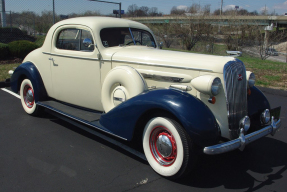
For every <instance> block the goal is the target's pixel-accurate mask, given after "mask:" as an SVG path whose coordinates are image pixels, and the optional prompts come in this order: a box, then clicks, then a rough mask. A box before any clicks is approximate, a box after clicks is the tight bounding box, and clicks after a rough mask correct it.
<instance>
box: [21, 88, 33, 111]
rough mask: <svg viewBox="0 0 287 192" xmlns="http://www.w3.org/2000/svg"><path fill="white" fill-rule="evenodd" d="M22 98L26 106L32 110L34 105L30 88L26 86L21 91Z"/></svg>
mask: <svg viewBox="0 0 287 192" xmlns="http://www.w3.org/2000/svg"><path fill="white" fill-rule="evenodd" d="M23 98H24V102H25V104H26V106H27V107H28V108H32V107H33V105H34V92H33V89H32V87H30V86H29V85H26V86H25V87H24V90H23Z"/></svg>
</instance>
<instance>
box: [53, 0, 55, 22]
mask: <svg viewBox="0 0 287 192" xmlns="http://www.w3.org/2000/svg"><path fill="white" fill-rule="evenodd" d="M53 24H55V0H53Z"/></svg>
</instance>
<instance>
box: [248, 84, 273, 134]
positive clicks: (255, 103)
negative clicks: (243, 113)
mask: <svg viewBox="0 0 287 192" xmlns="http://www.w3.org/2000/svg"><path fill="white" fill-rule="evenodd" d="M250 90H251V95H248V96H247V104H248V116H249V117H250V121H251V127H250V131H256V130H258V129H260V128H261V127H262V125H261V122H260V115H261V113H262V112H263V111H264V110H265V109H269V110H270V104H269V102H268V100H267V98H266V97H265V95H264V94H263V93H262V92H261V91H260V90H259V89H258V88H257V87H255V86H254V87H252V88H250Z"/></svg>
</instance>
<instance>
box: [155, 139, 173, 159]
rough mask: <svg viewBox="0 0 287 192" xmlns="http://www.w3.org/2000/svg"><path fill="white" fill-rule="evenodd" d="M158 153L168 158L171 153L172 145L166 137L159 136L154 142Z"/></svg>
mask: <svg viewBox="0 0 287 192" xmlns="http://www.w3.org/2000/svg"><path fill="white" fill-rule="evenodd" d="M156 146H157V149H158V152H159V153H160V154H161V155H162V156H163V157H168V156H170V155H171V153H172V144H171V141H170V140H169V138H168V137H167V136H166V135H160V136H159V137H158V139H157V141H156Z"/></svg>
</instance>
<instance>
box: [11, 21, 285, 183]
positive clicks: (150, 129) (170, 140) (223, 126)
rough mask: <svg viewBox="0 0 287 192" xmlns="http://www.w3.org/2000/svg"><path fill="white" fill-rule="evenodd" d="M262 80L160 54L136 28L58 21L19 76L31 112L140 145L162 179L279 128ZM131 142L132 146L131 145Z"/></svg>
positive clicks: (191, 57)
mask: <svg viewBox="0 0 287 192" xmlns="http://www.w3.org/2000/svg"><path fill="white" fill-rule="evenodd" d="M254 84H255V75H254V74H253V73H252V72H250V71H246V69H245V66H244V64H243V63H242V62H241V61H240V60H238V59H236V58H234V57H230V56H213V55H204V54H194V53H186V52H176V51H168V50H161V49H159V45H158V43H157V42H156V40H155V36H154V34H153V33H152V31H151V30H150V29H149V28H148V27H146V26H145V25H143V24H140V23H138V22H134V21H130V20H125V19H118V18H106V17H81V18H72V19H66V20H63V21H60V22H58V23H56V24H55V25H53V26H52V27H51V29H50V30H49V32H48V33H47V36H46V39H45V42H44V44H43V46H42V47H41V48H39V49H36V50H34V51H33V52H31V53H30V54H29V55H28V56H27V57H26V58H25V60H24V61H23V63H22V64H21V65H20V66H19V67H18V68H16V70H15V71H14V72H13V75H12V77H11V89H12V90H13V91H14V92H16V93H17V92H20V96H21V103H22V106H23V108H24V110H25V111H26V112H27V113H28V114H30V115H38V114H40V113H41V112H42V111H43V109H44V108H47V109H48V110H52V111H54V112H56V113H59V114H61V115H63V116H66V117H69V118H72V119H73V120H74V121H79V122H81V123H83V124H85V125H88V126H90V127H91V129H92V128H95V129H98V130H101V131H103V132H105V133H109V134H111V135H113V136H115V137H118V138H121V139H123V140H128V141H138V142H139V143H140V144H141V145H142V147H143V151H144V154H145V156H146V159H147V161H148V162H149V164H150V165H151V167H152V168H153V169H154V170H155V171H156V172H157V173H158V174H160V175H162V176H164V177H168V178H171V179H175V178H179V177H182V176H185V175H186V174H187V173H189V172H190V170H191V169H192V167H193V166H194V165H195V163H196V159H197V157H198V155H199V154H200V153H205V154H209V155H214V154H220V153H226V152H228V151H231V150H235V149H240V150H243V149H244V147H245V146H246V145H247V144H249V143H250V142H252V141H255V140H257V139H259V138H261V137H263V136H265V135H268V134H272V135H274V133H275V132H276V130H277V129H278V128H279V127H280V125H281V121H280V118H279V115H280V107H278V108H275V109H272V110H271V109H270V105H269V102H268V100H267V99H266V97H265V96H264V95H263V93H262V92H261V91H260V90H259V89H258V88H256V87H255V86H254ZM132 143H133V142H132Z"/></svg>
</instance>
